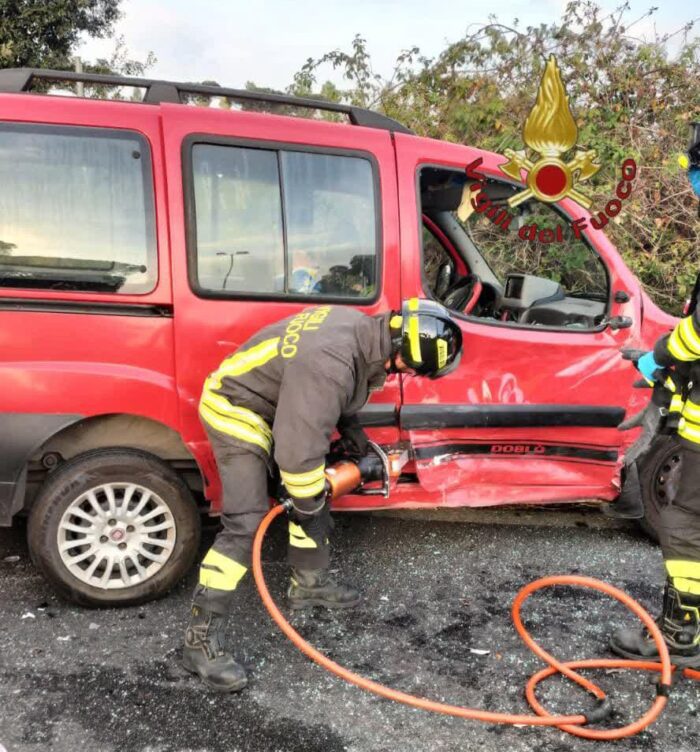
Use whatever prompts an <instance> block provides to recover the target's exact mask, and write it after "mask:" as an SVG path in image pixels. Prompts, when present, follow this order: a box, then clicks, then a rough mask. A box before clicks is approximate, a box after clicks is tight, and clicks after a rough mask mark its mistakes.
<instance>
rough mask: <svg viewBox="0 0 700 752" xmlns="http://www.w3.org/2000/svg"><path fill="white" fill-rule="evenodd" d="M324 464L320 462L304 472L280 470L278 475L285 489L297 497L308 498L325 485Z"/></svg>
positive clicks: (321, 489) (316, 493)
mask: <svg viewBox="0 0 700 752" xmlns="http://www.w3.org/2000/svg"><path fill="white" fill-rule="evenodd" d="M325 471H326V465H325V463H321V464H320V465H319V466H318V467H315V468H314V469H313V470H307V471H306V472H305V473H288V472H285V471H284V470H280V477H281V478H282V482H283V483H284V485H285V487H286V489H287V491H289V493H290V494H292V496H296V497H297V498H299V499H308V498H309V497H311V496H317V495H318V494H320V493H321V492H322V491H323V489H324V487H325V485H326V472H325Z"/></svg>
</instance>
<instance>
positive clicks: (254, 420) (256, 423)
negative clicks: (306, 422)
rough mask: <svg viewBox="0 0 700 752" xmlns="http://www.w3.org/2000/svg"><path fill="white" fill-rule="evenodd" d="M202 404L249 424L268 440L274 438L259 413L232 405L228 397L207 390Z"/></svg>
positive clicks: (225, 415)
mask: <svg viewBox="0 0 700 752" xmlns="http://www.w3.org/2000/svg"><path fill="white" fill-rule="evenodd" d="M200 404H202V405H206V406H207V407H208V408H209V409H211V410H214V411H215V412H217V413H219V414H223V415H222V417H230V418H233V419H234V420H238V421H239V422H240V421H242V422H244V423H247V424H248V425H249V426H250V427H251V428H252V429H253V430H254V431H259V432H260V433H262V434H263V435H264V436H267V437H268V438H271V437H272V431H271V430H270V427H269V426H268V425H267V423H266V422H265V420H264V419H263V418H261V417H260V416H259V415H258V414H257V413H254V412H253V411H252V410H248V409H247V408H245V407H239V406H238V405H232V404H231V403H230V402H229V401H228V400H227V399H226V397H224V396H222V395H220V394H214V392H210V391H209V390H208V389H205V390H204V392H203V393H202V401H201V403H200Z"/></svg>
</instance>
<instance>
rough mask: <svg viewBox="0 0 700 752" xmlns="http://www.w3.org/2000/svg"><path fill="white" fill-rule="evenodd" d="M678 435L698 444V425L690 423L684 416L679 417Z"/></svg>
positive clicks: (699, 441) (699, 429)
mask: <svg viewBox="0 0 700 752" xmlns="http://www.w3.org/2000/svg"><path fill="white" fill-rule="evenodd" d="M678 435H679V436H681V437H682V438H684V439H686V440H687V441H692V442H693V444H700V426H696V425H695V424H694V423H690V422H689V421H688V420H686V419H685V418H681V420H680V423H679V424H678Z"/></svg>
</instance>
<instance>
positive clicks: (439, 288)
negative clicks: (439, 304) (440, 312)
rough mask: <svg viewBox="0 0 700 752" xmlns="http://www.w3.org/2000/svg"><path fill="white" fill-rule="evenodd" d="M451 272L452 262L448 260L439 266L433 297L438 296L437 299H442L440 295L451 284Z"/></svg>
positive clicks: (452, 270)
mask: <svg viewBox="0 0 700 752" xmlns="http://www.w3.org/2000/svg"><path fill="white" fill-rule="evenodd" d="M453 272H454V269H453V268H452V264H451V263H449V262H447V263H445V264H442V265H441V266H440V269H439V270H438V273H437V279H436V280H435V297H436V298H438V300H441V299H442V296H443V295H444V294H445V293H446V292H447V290H448V289H449V287H450V285H451V284H452V274H453Z"/></svg>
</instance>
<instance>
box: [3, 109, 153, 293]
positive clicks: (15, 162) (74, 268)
mask: <svg viewBox="0 0 700 752" xmlns="http://www.w3.org/2000/svg"><path fill="white" fill-rule="evenodd" d="M157 276H158V270H157V251H156V239H155V224H154V209H153V179H152V176H151V156H150V150H149V148H148V145H147V143H146V141H145V140H144V139H143V138H142V137H141V136H139V135H138V134H136V133H130V132H128V131H112V130H103V129H95V128H78V127H71V128H66V127H58V126H37V125H16V124H9V123H0V286H2V287H18V288H29V289H39V290H69V291H91V292H108V293H129V294H138V293H146V292H149V291H150V290H152V289H153V288H154V286H155V283H156V280H157Z"/></svg>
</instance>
